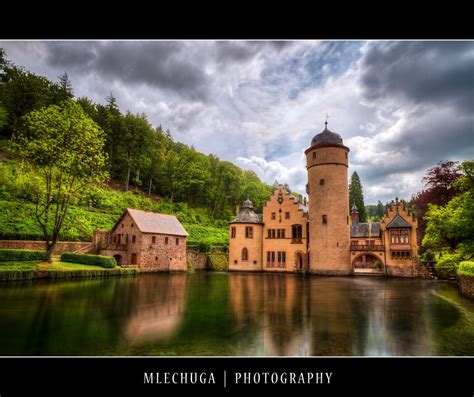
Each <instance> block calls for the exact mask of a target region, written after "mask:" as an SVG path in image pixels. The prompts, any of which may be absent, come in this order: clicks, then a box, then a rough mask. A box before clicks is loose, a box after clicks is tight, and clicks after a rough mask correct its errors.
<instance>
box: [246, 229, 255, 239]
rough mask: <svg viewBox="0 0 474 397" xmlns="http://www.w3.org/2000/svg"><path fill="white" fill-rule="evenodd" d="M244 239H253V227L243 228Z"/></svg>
mask: <svg viewBox="0 0 474 397" xmlns="http://www.w3.org/2000/svg"><path fill="white" fill-rule="evenodd" d="M245 237H246V238H253V227H252V226H245Z"/></svg>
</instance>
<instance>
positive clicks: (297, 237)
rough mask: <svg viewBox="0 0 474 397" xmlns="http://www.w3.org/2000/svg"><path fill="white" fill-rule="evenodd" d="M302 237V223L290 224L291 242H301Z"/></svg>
mask: <svg viewBox="0 0 474 397" xmlns="http://www.w3.org/2000/svg"><path fill="white" fill-rule="evenodd" d="M302 238H303V226H302V225H292V226H291V239H292V240H293V241H292V242H293V243H301V240H302Z"/></svg>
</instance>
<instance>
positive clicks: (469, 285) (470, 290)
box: [458, 274, 474, 299]
mask: <svg viewBox="0 0 474 397" xmlns="http://www.w3.org/2000/svg"><path fill="white" fill-rule="evenodd" d="M458 286H459V292H460V293H461V295H464V296H466V297H468V298H471V299H474V276H467V275H460V274H458Z"/></svg>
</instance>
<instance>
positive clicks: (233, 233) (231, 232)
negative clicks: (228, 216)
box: [230, 226, 235, 238]
mask: <svg viewBox="0 0 474 397" xmlns="http://www.w3.org/2000/svg"><path fill="white" fill-rule="evenodd" d="M230 238H235V226H233V227H231V228H230Z"/></svg>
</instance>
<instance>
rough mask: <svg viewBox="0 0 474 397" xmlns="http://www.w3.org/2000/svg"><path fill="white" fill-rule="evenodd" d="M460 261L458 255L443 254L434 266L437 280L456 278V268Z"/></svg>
mask: <svg viewBox="0 0 474 397" xmlns="http://www.w3.org/2000/svg"><path fill="white" fill-rule="evenodd" d="M460 261H461V257H460V255H459V254H447V253H445V254H443V255H442V256H441V257H440V258H439V259H438V261H437V262H436V265H435V267H434V268H435V271H436V275H437V276H438V277H439V278H453V277H455V276H456V268H457V267H458V265H459V262H460Z"/></svg>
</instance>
